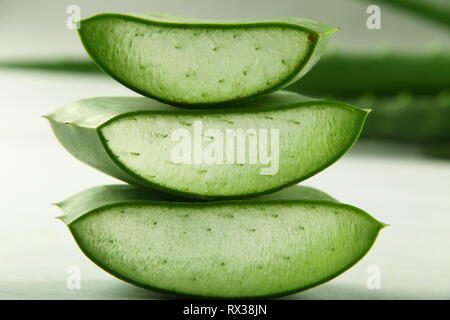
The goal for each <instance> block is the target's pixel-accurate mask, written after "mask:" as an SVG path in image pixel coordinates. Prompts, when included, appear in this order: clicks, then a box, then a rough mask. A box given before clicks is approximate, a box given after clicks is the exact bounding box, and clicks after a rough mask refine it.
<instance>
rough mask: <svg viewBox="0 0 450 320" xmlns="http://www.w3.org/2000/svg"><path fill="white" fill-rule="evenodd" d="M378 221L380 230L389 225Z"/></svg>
mask: <svg viewBox="0 0 450 320" xmlns="http://www.w3.org/2000/svg"><path fill="white" fill-rule="evenodd" d="M378 223H379V224H380V230H382V229H384V228H386V227H390V225H389V224H387V223H384V222H381V221H378Z"/></svg>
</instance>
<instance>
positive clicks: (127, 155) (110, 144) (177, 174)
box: [47, 92, 368, 199]
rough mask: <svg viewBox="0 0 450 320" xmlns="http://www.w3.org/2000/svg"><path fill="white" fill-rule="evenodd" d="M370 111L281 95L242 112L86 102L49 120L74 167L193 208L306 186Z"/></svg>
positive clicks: (113, 100) (139, 100) (143, 101)
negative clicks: (199, 201) (195, 202)
mask: <svg viewBox="0 0 450 320" xmlns="http://www.w3.org/2000/svg"><path fill="white" fill-rule="evenodd" d="M367 114H368V111H367V110H363V109H358V108H355V107H353V106H351V105H348V104H345V103H341V102H337V101H329V100H315V99H310V98H306V97H303V96H300V95H298V94H295V93H289V92H278V93H275V94H273V95H270V96H267V97H264V98H261V99H258V100H256V101H254V102H252V103H249V104H242V105H240V108H239V109H231V108H226V109H222V110H205V109H202V110H188V109H181V108H176V107H171V106H168V105H165V104H162V103H159V102H157V101H152V100H150V99H148V98H143V97H110V98H92V99H85V100H81V101H78V102H74V103H71V104H69V105H67V106H65V107H63V108H61V109H59V110H57V111H55V112H53V113H52V114H50V115H48V116H47V118H48V120H49V121H50V124H51V127H52V129H53V132H54V133H55V135H56V136H57V138H58V140H59V141H60V142H61V143H62V144H63V146H64V147H65V148H66V149H67V150H68V151H69V152H70V153H72V154H73V155H74V156H75V157H76V158H78V159H79V160H81V161H83V162H85V163H87V164H89V165H91V166H93V167H95V168H97V169H99V170H101V171H103V172H105V173H107V174H110V175H112V176H114V177H116V178H118V179H121V180H123V181H125V182H128V183H131V184H135V185H138V186H143V187H149V188H156V189H159V190H162V191H165V192H169V193H173V194H177V195H181V196H187V197H196V198H205V199H206V198H208V199H214V198H230V197H233V198H238V197H244V196H251V195H256V194H262V193H268V192H271V191H275V190H278V189H280V188H282V187H284V186H288V185H292V184H295V183H297V182H299V181H301V180H304V179H306V178H308V177H310V176H312V175H314V174H315V173H317V172H319V171H321V170H322V169H324V168H326V167H328V166H329V165H331V164H332V163H334V162H335V161H336V160H337V159H339V158H340V157H341V156H342V155H343V154H344V153H345V152H346V151H347V150H348V149H349V148H350V147H351V146H352V145H353V144H354V142H355V141H356V140H357V138H358V136H359V135H360V132H361V130H362V127H363V125H364V121H365V119H366V116H367Z"/></svg>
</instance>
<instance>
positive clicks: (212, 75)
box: [79, 14, 336, 107]
mask: <svg viewBox="0 0 450 320" xmlns="http://www.w3.org/2000/svg"><path fill="white" fill-rule="evenodd" d="M335 30H336V29H334V28H330V27H327V26H325V25H323V24H321V23H318V22H315V21H310V20H305V19H300V18H280V19H275V20H261V21H253V20H242V21H208V20H198V19H191V18H181V17H171V16H165V15H125V14H99V15H96V16H93V17H91V18H88V19H85V20H82V21H81V28H80V29H79V35H80V38H81V41H82V43H83V45H84V47H85V48H86V51H87V52H88V53H89V55H90V56H91V57H92V59H93V60H94V61H95V62H96V63H97V64H98V65H99V66H100V67H101V68H102V69H103V70H104V71H105V72H106V73H108V74H109V75H110V76H112V77H113V78H114V79H116V80H117V81H119V82H120V83H122V84H123V85H125V86H127V87H128V88H130V89H132V90H134V91H136V92H138V93H140V94H142V95H145V96H147V97H150V98H154V99H156V100H159V101H162V102H167V103H169V104H176V105H184V106H191V107H210V104H220V103H222V104H223V103H228V104H229V103H230V102H231V101H233V102H243V101H246V100H250V99H253V98H255V97H257V96H261V95H264V94H268V93H270V92H274V91H276V90H278V89H280V88H282V87H284V86H286V85H288V84H289V83H292V82H294V81H296V80H298V79H299V78H300V77H301V76H303V75H304V74H305V73H306V72H307V71H308V70H309V69H310V68H311V67H312V66H313V65H314V64H315V62H316V61H317V60H318V59H319V57H320V55H321V54H322V52H323V49H324V47H325V44H326V42H327V41H328V38H329V37H330V35H331V34H332V33H333V32H334V31H335Z"/></svg>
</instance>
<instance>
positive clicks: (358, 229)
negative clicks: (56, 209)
mask: <svg viewBox="0 0 450 320" xmlns="http://www.w3.org/2000/svg"><path fill="white" fill-rule="evenodd" d="M58 205H59V206H60V207H61V208H62V210H63V212H64V215H63V216H62V217H61V219H62V220H63V221H64V222H65V223H66V224H67V225H68V226H69V228H70V231H71V232H72V234H73V236H74V238H75V240H76V242H77V243H78V245H79V247H80V248H81V250H82V251H83V252H84V253H85V254H86V255H87V256H88V257H89V258H90V259H91V260H92V261H93V262H95V263H96V264H97V265H98V266H100V267H101V268H103V269H104V270H106V271H107V272H109V273H111V274H113V275H115V276H116V277H118V278H120V279H122V280H125V281H128V282H130V283H133V284H135V285H138V286H141V287H145V288H150V289H157V290H161V291H165V292H171V293H177V294H183V295H191V296H202V297H218V298H253V297H269V296H280V295H284V294H288V293H294V292H298V291H301V290H305V289H307V288H310V287H313V286H316V285H319V284H321V283H323V282H326V281H328V280H330V279H332V278H334V277H336V276H337V275H339V274H340V273H342V272H344V271H345V270H347V269H348V268H350V267H351V266H352V265H353V264H355V263H356V262H357V261H358V260H360V259H361V258H362V257H363V256H364V255H365V253H366V252H367V251H368V250H369V249H370V247H371V246H372V244H373V242H374V241H375V239H376V237H377V235H378V232H379V231H380V229H381V228H383V227H384V225H383V224H382V223H380V222H378V221H377V220H375V219H374V218H372V217H371V216H369V215H368V214H367V213H365V212H364V211H362V210H360V209H357V208H355V207H352V206H349V205H344V204H340V203H337V202H336V201H335V200H334V199H332V198H331V197H330V196H328V195H326V194H324V193H322V192H321V191H318V190H315V189H312V188H308V187H300V186H294V187H291V188H287V189H285V190H283V191H280V192H277V193H274V194H271V195H266V196H261V197H258V198H253V199H249V200H228V201H216V202H200V201H198V202H186V201H185V200H181V199H180V198H174V197H172V196H169V195H163V194H158V193H156V192H148V191H147V192H146V191H143V190H140V189H137V188H135V187H132V186H127V185H111V186H101V187H96V188H92V189H88V190H86V191H83V192H81V193H79V194H77V195H75V196H73V197H71V198H69V199H68V200H66V201H64V202H62V203H60V204H58Z"/></svg>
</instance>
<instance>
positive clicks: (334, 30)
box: [325, 27, 340, 35]
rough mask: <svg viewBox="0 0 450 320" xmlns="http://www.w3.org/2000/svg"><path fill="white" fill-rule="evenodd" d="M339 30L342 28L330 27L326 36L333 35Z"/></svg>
mask: <svg viewBox="0 0 450 320" xmlns="http://www.w3.org/2000/svg"><path fill="white" fill-rule="evenodd" d="M339 30H340V28H334V27H330V28H328V30H327V31H325V35H331V34H333V33H335V32H336V31H339Z"/></svg>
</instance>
